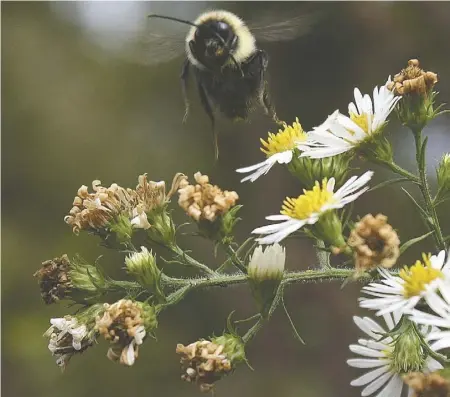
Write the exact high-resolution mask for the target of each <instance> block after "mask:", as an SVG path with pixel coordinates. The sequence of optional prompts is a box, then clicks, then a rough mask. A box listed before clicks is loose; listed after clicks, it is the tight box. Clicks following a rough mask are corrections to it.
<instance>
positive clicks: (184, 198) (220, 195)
mask: <svg viewBox="0 0 450 397" xmlns="http://www.w3.org/2000/svg"><path fill="white" fill-rule="evenodd" d="M194 178H195V181H196V182H197V183H196V184H195V185H190V184H189V182H188V181H187V180H184V181H183V182H182V183H181V184H180V189H179V190H178V193H179V194H180V197H179V199H178V204H179V205H180V207H181V208H183V209H184V210H185V211H186V213H187V214H188V215H189V216H190V217H191V218H193V219H194V220H195V221H197V222H199V221H201V220H207V221H209V222H213V221H215V220H216V218H217V217H219V216H221V215H223V214H225V213H226V212H227V211H228V210H229V209H230V208H231V207H233V206H234V205H235V204H236V201H237V200H238V199H239V196H238V194H237V193H236V192H234V191H231V192H230V191H228V190H225V191H222V190H221V189H220V188H219V187H218V186H216V185H211V184H210V183H209V177H208V176H207V175H202V174H201V173H200V172H197V173H196V174H194Z"/></svg>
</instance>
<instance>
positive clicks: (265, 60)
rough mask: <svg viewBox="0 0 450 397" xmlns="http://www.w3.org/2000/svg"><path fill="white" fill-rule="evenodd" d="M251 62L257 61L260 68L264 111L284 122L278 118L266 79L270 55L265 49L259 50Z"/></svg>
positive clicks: (261, 102)
mask: <svg viewBox="0 0 450 397" xmlns="http://www.w3.org/2000/svg"><path fill="white" fill-rule="evenodd" d="M250 62H257V64H258V69H259V78H260V91H259V103H260V104H261V106H262V107H263V109H264V112H265V113H266V114H267V115H268V116H269V117H270V118H271V119H272V120H273V121H275V122H276V123H277V124H282V122H281V121H280V120H279V119H278V116H277V113H276V110H275V106H274V104H273V103H272V101H271V99H270V94H269V84H268V82H267V81H266V78H265V75H266V70H267V65H268V64H269V56H268V55H267V53H266V52H265V51H263V50H258V51H257V52H256V53H255V54H254V55H253V57H252V58H251V60H250Z"/></svg>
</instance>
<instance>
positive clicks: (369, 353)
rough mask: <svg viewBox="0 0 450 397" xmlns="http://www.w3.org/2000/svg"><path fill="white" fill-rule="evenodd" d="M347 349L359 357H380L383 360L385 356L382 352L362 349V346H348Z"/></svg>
mask: <svg viewBox="0 0 450 397" xmlns="http://www.w3.org/2000/svg"><path fill="white" fill-rule="evenodd" d="M349 349H350V351H351V352H353V353H355V354H360V355H361V356H366V357H374V358H377V357H380V358H383V359H384V358H385V357H386V355H385V354H384V353H383V352H381V351H377V350H373V349H369V348H368V347H364V346H359V345H350V346H349Z"/></svg>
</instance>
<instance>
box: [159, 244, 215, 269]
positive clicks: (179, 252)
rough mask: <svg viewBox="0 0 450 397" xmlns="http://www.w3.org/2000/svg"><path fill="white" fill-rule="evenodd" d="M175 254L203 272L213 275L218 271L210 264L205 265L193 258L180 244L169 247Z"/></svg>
mask: <svg viewBox="0 0 450 397" xmlns="http://www.w3.org/2000/svg"><path fill="white" fill-rule="evenodd" d="M168 248H169V249H170V250H171V251H172V252H173V253H174V254H176V255H178V256H179V257H180V258H181V260H182V261H183V262H184V263H185V264H186V265H187V266H192V267H195V268H197V269H199V270H201V271H202V272H204V273H206V274H209V275H211V276H214V275H215V274H216V272H215V271H214V270H212V269H210V268H209V267H208V266H206V265H204V264H203V263H200V262H199V261H197V260H196V259H194V258H192V257H191V256H189V255H188V254H186V252H184V251H183V250H182V249H181V248H180V247H179V246H178V245H171V246H169V247H168Z"/></svg>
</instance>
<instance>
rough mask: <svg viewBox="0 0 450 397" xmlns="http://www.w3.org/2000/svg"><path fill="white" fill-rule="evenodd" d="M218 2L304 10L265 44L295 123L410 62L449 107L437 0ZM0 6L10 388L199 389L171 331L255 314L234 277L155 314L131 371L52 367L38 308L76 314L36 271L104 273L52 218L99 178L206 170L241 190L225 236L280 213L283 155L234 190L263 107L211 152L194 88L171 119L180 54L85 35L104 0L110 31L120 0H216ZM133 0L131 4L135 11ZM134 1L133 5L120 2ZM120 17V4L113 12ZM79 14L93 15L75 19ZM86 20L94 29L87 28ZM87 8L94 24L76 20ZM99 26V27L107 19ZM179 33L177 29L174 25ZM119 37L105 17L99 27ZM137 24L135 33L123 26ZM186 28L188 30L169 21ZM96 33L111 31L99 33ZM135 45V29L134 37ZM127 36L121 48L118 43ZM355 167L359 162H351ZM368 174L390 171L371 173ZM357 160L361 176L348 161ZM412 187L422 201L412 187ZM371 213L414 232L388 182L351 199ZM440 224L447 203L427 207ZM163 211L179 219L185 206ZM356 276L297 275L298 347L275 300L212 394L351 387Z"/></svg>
mask: <svg viewBox="0 0 450 397" xmlns="http://www.w3.org/2000/svg"><path fill="white" fill-rule="evenodd" d="M214 5H215V6H217V7H223V8H226V9H229V10H230V11H234V12H237V13H239V14H241V15H242V16H243V17H244V18H246V17H248V16H252V17H257V15H258V13H259V12H261V11H268V10H270V11H271V12H273V13H274V15H275V14H276V13H277V12H281V10H283V8H284V7H291V8H292V13H293V14H294V15H295V14H296V13H297V14H299V13H302V12H304V10H306V9H307V10H308V11H311V10H314V11H317V12H318V14H317V15H319V18H318V19H317V21H316V22H315V23H314V24H312V28H311V31H310V32H309V34H308V35H306V36H303V37H300V38H298V39H296V40H293V41H290V42H283V43H272V44H269V45H265V46H264V48H265V49H266V50H267V51H268V53H269V55H270V57H271V61H270V77H271V87H272V93H273V97H274V100H275V102H276V104H277V107H278V113H279V116H280V117H281V118H282V119H284V120H286V121H288V122H291V121H292V120H293V119H294V117H295V116H298V117H299V118H300V120H301V123H302V124H303V126H304V127H305V128H306V129H309V128H311V127H313V126H314V125H317V124H319V123H320V122H321V121H322V120H323V119H324V118H325V117H326V115H328V114H330V113H331V112H332V111H333V110H334V109H336V108H340V109H341V110H342V111H345V110H346V106H347V104H348V102H349V101H350V100H352V98H353V96H352V95H353V88H354V87H355V86H357V87H359V88H360V89H362V90H363V91H366V92H371V90H372V89H373V86H374V85H376V84H378V85H380V84H383V83H384V82H385V80H386V78H387V76H388V75H389V74H391V75H393V74H395V73H396V72H397V71H399V70H400V69H401V68H402V67H404V65H405V64H406V61H407V60H408V59H410V58H416V57H417V58H419V59H420V60H421V62H422V65H423V67H424V68H425V69H427V70H432V71H435V72H437V73H438V74H439V79H440V82H439V83H438V86H437V87H438V90H439V91H440V93H441V94H440V96H439V99H440V100H441V101H447V102H449V101H450V58H449V54H450V44H449V40H448V38H449V37H450V4H449V3H432V2H427V3H425V2H424V3H407V2H400V3H392V2H389V3H366V2H364V3H363V2H361V3H355V2H352V3H350V2H349V3H322V2H321V3H308V4H304V3H289V4H288V3H262V2H261V3H258V2H246V3H245V2H244V3H226V4H225V3H223V4H214ZM91 6H92V3H82V2H79V3H64V2H57V3H44V2H42V3H31V2H30V3H28V2H20V3H19V2H17V3H9V2H8V3H5V2H3V3H2V65H1V66H2V105H3V106H2V215H3V216H2V221H3V224H2V237H3V239H2V245H3V251H2V263H3V274H2V279H3V280H2V281H3V283H2V325H3V328H2V336H3V338H2V370H3V371H2V372H3V373H2V375H3V376H2V380H3V382H2V391H3V393H4V395H5V396H11V397H12V396H30V397H31V396H32V397H44V396H45V397H54V396H61V395H64V396H66V397H71V396H80V395H81V396H94V395H98V394H100V395H108V396H111V397H113V396H123V395H148V396H173V395H186V396H194V395H198V393H199V392H198V391H197V390H196V389H195V388H194V387H192V386H190V385H188V384H185V383H183V382H182V381H181V380H178V376H179V368H178V358H177V357H176V355H175V346H176V343H177V342H182V343H185V344H186V343H189V342H192V341H194V340H196V339H198V338H199V337H206V336H208V335H211V334H213V333H216V334H218V333H220V332H221V331H222V330H223V328H224V325H225V319H226V317H227V315H228V314H229V312H230V311H231V310H233V309H236V310H237V312H236V316H239V317H240V318H244V317H245V316H247V315H250V314H252V313H253V312H254V309H255V308H254V304H253V303H252V301H251V299H250V294H249V291H248V288H247V287H244V286H241V287H239V288H233V289H223V290H222V289H221V290H217V289H216V290H208V291H199V292H196V293H193V294H191V295H189V296H188V298H187V299H186V300H185V301H183V302H182V303H181V304H180V305H178V306H177V307H175V308H173V309H171V310H169V311H167V312H164V313H163V315H162V316H161V319H160V327H159V329H158V332H157V335H158V342H157V343H156V342H154V341H148V342H147V343H146V344H145V345H144V346H143V348H142V349H141V352H140V353H141V354H140V357H139V359H138V361H137V363H136V365H135V366H134V367H132V368H124V367H121V366H119V365H117V364H114V363H112V362H110V361H108V360H107V359H106V357H105V354H106V350H107V346H106V344H105V343H100V345H99V346H97V347H96V348H95V349H90V350H89V351H88V352H86V353H85V354H83V355H82V356H81V357H76V358H74V359H73V360H72V361H71V363H70V365H69V367H68V368H67V370H66V372H65V373H64V374H61V373H60V371H59V369H58V368H57V367H56V365H55V363H54V360H53V358H52V357H51V356H50V353H49V351H48V350H47V344H46V340H45V339H44V338H42V334H43V332H44V331H45V330H46V329H47V327H48V324H49V322H48V321H49V318H51V317H56V316H61V315H63V314H66V313H70V312H71V310H72V309H71V308H68V307H65V306H64V305H53V306H47V307H46V306H44V304H43V303H42V302H41V301H40V299H39V290H38V285H37V282H36V280H35V279H33V277H32V274H33V272H34V271H35V270H36V269H37V268H38V267H39V266H40V263H41V262H42V261H43V260H46V259H49V258H53V257H55V256H59V255H61V254H63V253H67V254H69V256H73V255H74V254H75V253H77V252H79V253H81V254H82V255H83V257H84V258H86V259H88V260H91V261H94V260H95V259H96V258H97V257H98V256H99V255H103V258H102V259H101V261H102V262H101V263H102V264H103V266H104V267H107V268H108V269H109V271H110V272H111V274H118V273H119V272H120V269H121V267H122V266H123V262H122V259H123V257H121V255H118V254H117V255H114V253H111V252H108V251H106V250H105V249H103V248H100V247H98V246H97V244H98V241H96V239H95V238H93V237H89V236H86V235H80V236H79V237H75V236H74V235H72V233H71V231H70V229H69V228H68V227H67V225H65V224H64V222H63V217H64V215H65V214H66V213H67V211H68V210H69V209H70V207H71V203H72V199H73V196H74V195H75V193H76V191H77V189H78V187H79V186H80V185H82V184H86V185H90V183H91V181H92V180H94V179H100V180H102V182H104V184H108V185H109V184H110V183H111V182H113V181H115V182H118V183H119V184H121V185H123V186H130V187H134V186H135V185H136V182H137V176H138V175H139V174H140V173H144V172H148V173H149V177H150V179H153V180H161V179H165V180H166V181H168V182H169V181H170V180H171V178H172V176H173V174H174V173H175V172H177V171H182V172H184V173H186V174H189V175H192V174H193V173H194V172H196V171H197V170H200V171H201V172H203V173H206V174H209V175H210V176H211V177H212V181H213V182H214V183H217V184H219V185H220V186H222V187H224V188H228V189H234V190H237V191H238V192H239V194H240V197H241V200H240V201H241V203H242V204H244V208H243V210H242V216H243V217H244V222H242V223H241V224H240V226H239V228H238V238H239V239H240V240H241V241H242V240H243V239H244V238H245V237H246V236H247V234H248V233H249V232H250V231H251V230H252V228H254V227H256V226H259V225H262V224H263V223H264V218H263V217H264V216H265V215H268V214H272V213H276V212H277V211H278V210H279V207H280V203H281V200H282V199H283V198H284V197H285V196H286V195H297V194H299V186H298V184H297V183H296V181H295V180H294V179H293V178H292V177H291V176H290V175H289V173H288V172H287V171H286V170H285V169H283V168H282V167H281V166H278V167H274V169H273V170H272V171H271V172H270V173H269V174H268V175H267V176H266V177H263V178H261V179H259V180H258V181H257V182H255V183H253V184H251V183H248V184H243V185H241V184H239V179H240V175H238V174H237V173H235V171H234V170H235V169H236V168H238V167H241V166H245V165H250V164H254V163H255V162H257V161H261V159H262V154H261V153H260V151H259V142H258V140H259V137H265V136H266V134H267V131H268V130H272V131H273V130H274V129H275V126H274V125H273V124H272V123H271V122H270V120H268V119H267V118H265V117H264V116H263V115H262V114H261V112H259V113H256V114H255V115H254V116H253V118H252V122H251V123H248V124H233V123H231V122H228V121H226V120H223V119H221V120H220V122H219V129H220V134H221V135H220V149H221V158H220V161H219V162H218V164H217V165H214V162H213V153H212V144H211V136H210V131H209V122H208V120H207V118H206V116H205V115H204V114H203V112H202V110H201V109H200V106H199V105H198V101H197V100H196V99H195V100H194V97H196V93H195V92H192V94H191V95H192V98H193V99H192V101H193V102H194V107H193V109H192V114H191V118H190V119H189V122H188V123H187V125H185V126H183V125H182V124H181V118H182V116H183V112H184V109H183V102H182V98H181V95H180V87H179V81H178V75H179V68H180V66H181V62H182V58H181V57H179V58H177V59H175V60H173V61H170V62H168V63H166V64H161V65H157V66H149V65H146V64H145V63H139V62H138V59H136V58H133V59H128V58H127V57H126V56H121V54H120V51H117V50H114V51H113V50H111V49H110V48H107V47H105V46H101V45H100V44H99V41H98V40H96V39H97V38H98V37H97V36H99V35H100V34H101V33H102V26H103V25H102V23H103V22H104V21H108V16H111V15H110V14H111V10H112V9H114V10H115V11H114V12H115V15H113V16H115V17H116V22H117V30H118V31H119V30H120V29H123V28H124V26H123V24H122V23H121V22H122V19H121V18H122V14H121V11H120V7H121V6H123V7H124V10H125V11H126V12H125V11H124V13H123V18H124V19H123V22H126V19H125V17H126V15H130V13H131V15H134V17H136V18H137V19H138V20H139V19H140V18H142V19H145V15H146V14H147V13H148V12H150V11H152V12H155V11H156V12H164V13H166V14H170V15H178V16H183V15H184V14H185V16H186V17H187V18H191V19H192V18H194V17H195V15H196V14H197V13H199V12H201V11H202V10H204V9H207V8H211V7H212V6H213V4H212V3H209V4H207V3H172V2H165V3H139V4H137V3H128V2H127V3H107V2H106V3H103V2H101V3H97V4H96V6H95V7H96V8H95V10H94V11H95V12H93V13H92V12H91V11H92V10H91V8H90V7H91ZM134 6H136V7H135V8H136V9H134V8H133V7H134ZM130 10H131V11H130ZM117 16H119V17H118V18H117ZM88 17H89V18H88ZM96 18H98V21H99V29H98V30H95V29H94V30H93V29H92V26H95V24H96ZM86 20H88V21H89V23H90V24H88V25H87V24H85V23H82V22H83V21H86ZM109 28H111V26H109ZM178 29H180V28H179V27H178ZM112 31H114V25H113V26H112ZM136 32H137V33H136V35H139V34H141V33H142V31H138V30H137V31H136ZM181 34H183V33H181ZM103 36H104V37H103V39H105V37H106V40H107V39H108V38H109V39H110V41H111V42H112V43H113V44H114V40H115V38H114V36H111V37H109V33H108V31H106V33H105V32H103ZM134 39H136V40H138V38H134ZM125 47H126V46H125ZM449 124H450V118H449V117H448V116H443V117H441V118H440V119H438V120H436V121H434V122H433V123H432V124H431V125H430V126H429V128H428V129H427V132H426V133H427V134H428V135H429V136H430V143H429V152H428V159H429V172H430V175H431V178H432V184H433V186H434V185H435V179H434V166H435V165H436V163H437V161H438V160H439V158H440V156H441V153H442V152H443V150H447V151H448V150H449V148H450V129H449ZM389 131H390V137H391V140H392V142H393V144H394V146H395V149H396V151H395V153H396V158H397V160H398V161H399V162H400V163H401V164H402V165H404V166H405V167H406V168H408V169H410V170H414V151H413V141H412V137H411V135H410V133H409V132H408V131H407V130H405V129H404V128H402V127H401V126H400V125H399V124H398V122H396V121H392V122H391V123H390V125H389ZM359 165H360V166H361V169H366V168H367V167H368V165H367V164H363V163H361V164H359ZM376 171H377V173H376V175H375V181H381V180H384V179H385V178H388V177H391V175H390V174H389V173H388V172H385V171H383V170H379V169H378V168H377V169H376ZM355 172H358V171H355ZM410 190H411V191H413V192H414V194H415V195H417V192H416V191H415V190H414V188H413V187H410ZM367 212H372V213H378V212H383V213H385V214H386V215H388V216H389V219H390V221H391V223H392V224H393V226H394V227H395V228H397V229H398V230H399V234H400V237H401V238H402V239H403V240H406V239H408V238H411V237H414V236H417V235H418V234H419V233H421V232H422V230H423V229H422V224H421V220H420V219H419V218H418V216H417V214H416V213H415V210H414V207H413V205H412V204H411V203H410V202H409V201H408V200H407V199H406V198H405V196H404V194H403V193H402V192H401V190H400V189H399V187H398V186H397V187H391V188H385V189H381V190H378V191H376V192H374V193H370V194H366V195H364V196H363V197H362V198H361V199H360V200H359V201H358V202H357V203H356V206H355V214H358V215H361V216H362V215H364V214H366V213H367ZM440 214H441V219H442V224H443V225H444V228H445V229H446V232H447V233H448V232H450V227H449V222H450V212H449V208H448V205H447V207H446V208H445V206H443V207H442V208H441V210H440ZM176 218H177V220H178V221H179V222H183V221H184V220H185V218H184V217H183V214H181V212H180V211H177V212H176ZM181 245H183V246H185V247H189V248H190V249H193V250H194V253H195V255H196V256H198V257H199V258H200V259H202V260H205V261H207V262H208V263H213V261H214V260H215V259H214V257H213V252H212V247H211V245H210V244H209V243H207V242H205V241H199V240H198V239H194V238H190V237H185V238H181ZM287 247H288V251H287V252H288V265H287V267H288V268H289V269H296V268H298V269H300V268H307V267H309V266H311V265H312V264H313V262H314V252H313V250H312V248H311V247H310V245H309V244H308V243H306V242H304V241H298V240H297V241H292V240H290V241H288V243H287ZM431 249H432V241H431V239H428V240H426V241H424V242H423V243H422V245H421V246H420V247H415V248H414V249H411V250H410V251H409V252H408V253H407V254H405V255H404V257H403V258H402V262H403V263H410V262H411V261H413V260H415V258H416V256H417V255H418V254H419V253H420V251H421V250H431ZM358 288H359V287H358V286H357V285H349V286H347V287H346V288H345V289H344V290H340V285H338V284H328V283H327V284H307V285H295V286H292V287H290V288H289V289H288V291H287V293H286V304H287V307H288V308H290V310H291V314H292V317H293V319H294V322H295V323H296V324H297V325H298V328H299V330H300V333H301V335H302V336H303V338H304V339H305V340H306V341H307V345H306V346H302V345H300V344H299V343H298V342H297V341H296V340H295V339H294V338H293V337H292V331H291V329H290V327H289V325H288V322H287V320H286V318H285V316H284V315H283V312H282V310H279V311H278V312H277V313H276V314H275V316H274V317H273V319H272V321H271V322H270V324H269V325H268V326H267V327H265V328H264V329H263V330H262V331H261V332H260V334H259V335H258V336H257V337H256V338H255V339H254V341H252V343H251V345H250V346H249V349H248V358H249V360H250V362H251V364H252V366H253V367H254V368H255V371H251V370H249V369H248V368H246V367H245V366H243V367H242V368H241V369H240V370H238V371H237V372H236V373H235V374H234V375H233V376H231V377H229V378H227V379H225V380H223V381H221V382H220V384H219V385H218V390H217V395H219V396H223V395H235V396H272V395H279V396H284V397H291V396H292V397H293V396H308V397H316V396H320V397H338V396H358V395H359V390H357V389H355V388H352V387H351V386H350V385H349V382H350V381H351V379H353V378H354V377H355V376H356V375H357V374H359V372H358V371H355V370H353V369H350V368H348V367H347V365H346V364H345V360H346V358H348V357H349V356H350V352H349V351H348V344H349V343H351V342H353V341H355V340H356V339H357V337H358V334H357V330H356V329H355V328H356V327H355V326H354V325H353V323H352V316H353V315H354V314H356V313H361V310H359V309H358V307H357V301H356V298H357V296H358Z"/></svg>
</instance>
